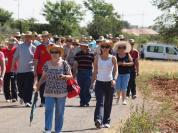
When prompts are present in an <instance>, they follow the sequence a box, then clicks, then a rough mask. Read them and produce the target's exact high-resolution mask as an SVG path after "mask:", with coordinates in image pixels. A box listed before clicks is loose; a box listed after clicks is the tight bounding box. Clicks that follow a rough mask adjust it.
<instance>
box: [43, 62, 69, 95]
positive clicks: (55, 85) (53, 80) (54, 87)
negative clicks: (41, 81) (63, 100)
mask: <svg viewBox="0 0 178 133" xmlns="http://www.w3.org/2000/svg"><path fill="white" fill-rule="evenodd" d="M62 61H63V60H62ZM63 62H64V63H65V65H64V63H63V65H62V67H58V68H53V67H51V66H52V65H51V63H50V61H48V62H46V63H45V64H44V66H43V71H44V72H45V73H46V77H47V78H46V84H45V91H44V96H45V97H66V96H67V83H66V80H62V79H59V76H60V75H61V74H70V71H71V70H70V66H69V65H68V64H67V62H65V61H63Z"/></svg>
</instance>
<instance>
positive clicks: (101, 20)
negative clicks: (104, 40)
mask: <svg viewBox="0 0 178 133" xmlns="http://www.w3.org/2000/svg"><path fill="white" fill-rule="evenodd" d="M84 5H85V7H86V8H87V9H88V10H90V11H91V12H92V14H93V21H92V22H91V23H90V24H89V25H88V33H89V34H90V35H92V36H93V37H94V38H98V36H100V35H105V34H108V33H112V34H113V35H116V34H118V32H120V30H121V27H122V23H121V21H120V16H119V15H118V14H117V13H116V12H115V10H114V7H113V5H112V4H108V3H106V2H104V0H86V1H84Z"/></svg>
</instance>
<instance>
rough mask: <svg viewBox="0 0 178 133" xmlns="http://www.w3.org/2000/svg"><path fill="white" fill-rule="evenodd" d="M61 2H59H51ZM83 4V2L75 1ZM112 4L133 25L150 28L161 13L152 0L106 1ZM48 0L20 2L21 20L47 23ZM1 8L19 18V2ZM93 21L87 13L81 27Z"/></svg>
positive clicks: (6, 0)
mask: <svg viewBox="0 0 178 133" xmlns="http://www.w3.org/2000/svg"><path fill="white" fill-rule="evenodd" d="M50 1H54V2H55V1H59V0H50ZM74 1H76V2H77V3H80V4H82V1H83V0H74ZM105 1H106V2H108V3H112V4H113V6H114V8H115V10H116V11H117V12H118V13H119V14H120V15H121V18H122V19H123V20H127V21H128V22H129V23H130V24H132V25H138V26H144V27H146V26H150V25H153V24H154V20H155V19H156V17H157V16H159V15H160V14H161V12H160V11H159V10H158V9H157V8H156V7H154V6H153V5H152V3H151V1H152V0H105ZM45 2H46V0H19V3H20V4H19V5H20V6H19V18H20V19H27V18H31V17H34V18H36V19H37V20H38V21H39V22H42V23H45V22H46V21H45V18H44V17H43V16H42V9H43V5H44V3H45ZM0 7H1V8H4V9H6V10H8V11H10V12H13V17H14V18H16V19H17V18H18V0H0ZM91 21H92V14H91V13H90V12H87V13H86V15H85V17H84V20H83V21H81V25H82V26H85V25H87V24H88V23H89V22H91Z"/></svg>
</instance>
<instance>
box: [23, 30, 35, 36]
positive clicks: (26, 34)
mask: <svg viewBox="0 0 178 133" xmlns="http://www.w3.org/2000/svg"><path fill="white" fill-rule="evenodd" d="M23 36H33V33H32V32H31V31H26V32H25V33H23Z"/></svg>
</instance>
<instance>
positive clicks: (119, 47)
mask: <svg viewBox="0 0 178 133" xmlns="http://www.w3.org/2000/svg"><path fill="white" fill-rule="evenodd" d="M118 49H126V47H118Z"/></svg>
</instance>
